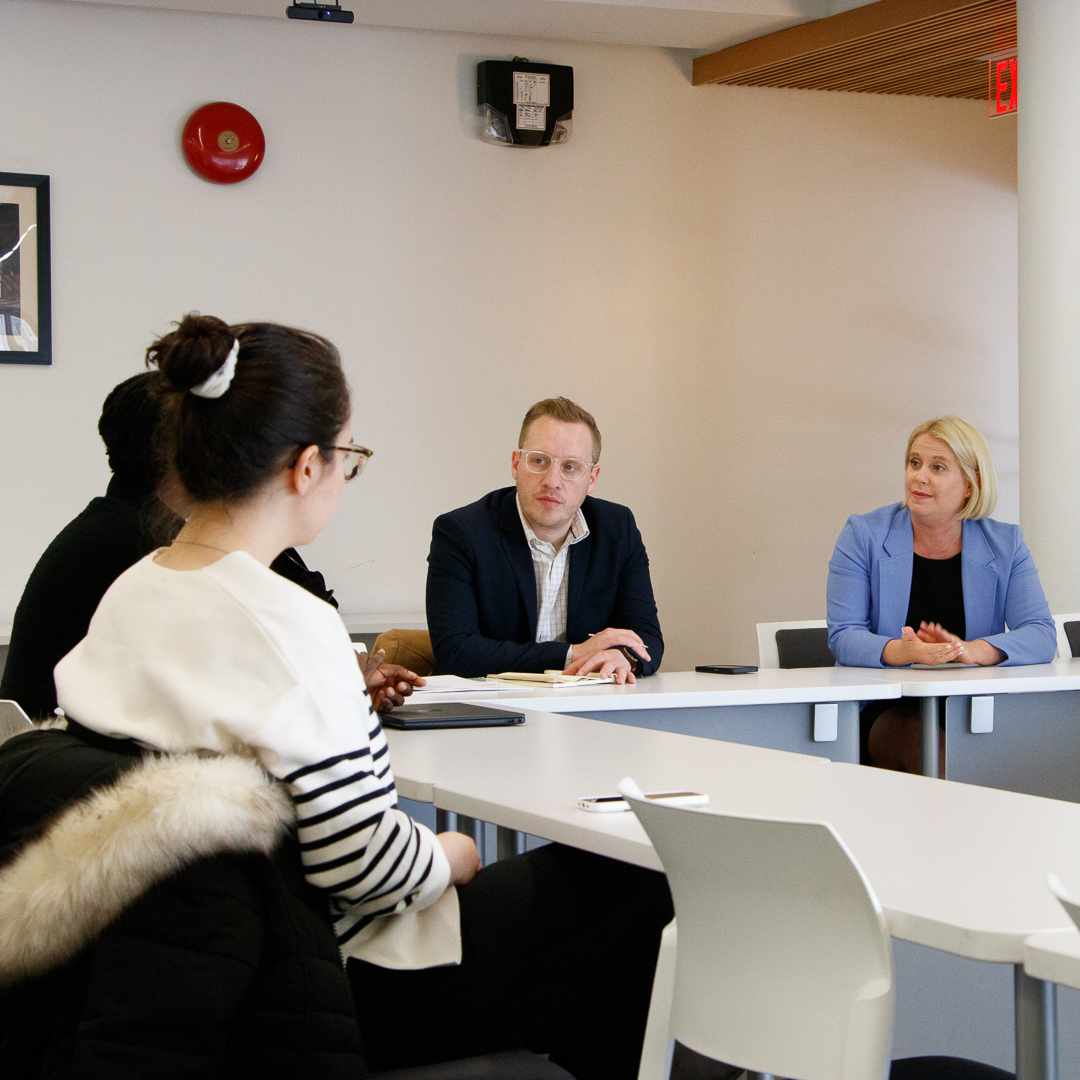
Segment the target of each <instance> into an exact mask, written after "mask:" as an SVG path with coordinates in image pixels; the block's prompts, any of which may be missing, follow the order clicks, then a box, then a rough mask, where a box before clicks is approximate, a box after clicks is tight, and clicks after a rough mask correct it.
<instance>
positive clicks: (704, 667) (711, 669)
mask: <svg viewBox="0 0 1080 1080" xmlns="http://www.w3.org/2000/svg"><path fill="white" fill-rule="evenodd" d="M694 670H695V671H704V672H707V673H708V674H709V675H749V674H750V673H751V672H752V671H757V664H699V665H698V666H697V667H696V668H694Z"/></svg>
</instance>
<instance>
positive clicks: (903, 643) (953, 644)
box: [881, 622, 1005, 667]
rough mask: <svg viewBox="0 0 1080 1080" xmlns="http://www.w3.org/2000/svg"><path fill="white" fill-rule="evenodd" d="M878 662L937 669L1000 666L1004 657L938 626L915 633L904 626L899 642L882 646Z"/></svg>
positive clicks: (922, 626)
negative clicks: (923, 665)
mask: <svg viewBox="0 0 1080 1080" xmlns="http://www.w3.org/2000/svg"><path fill="white" fill-rule="evenodd" d="M881 658H882V659H883V660H884V661H885V663H886V664H888V665H889V666H891V667H903V666H905V665H907V664H926V665H927V666H928V667H939V666H940V665H942V664H950V663H960V664H980V665H983V666H987V667H988V666H991V665H993V664H1000V663H1001V661H1002V660H1004V659H1005V654H1004V653H1003V652H1001V650H1000V649H997V648H995V647H994V646H993V645H991V644H990V642H988V641H984V640H982V639H981V638H980V639H978V640H977V641H964V640H963V639H962V638H959V637H957V636H956V634H953V633H950V632H949V631H948V630H946V629H945V627H944V626H942V625H941V624H940V623H927V622H921V623H919V629H918V630H913V629H912V628H911V627H910V626H905V627H904V629H903V630H902V631H901V633H900V637H899V638H894V639H893V640H892V641H890V642H889V643H888V645H886V646H885V648H884V650H883V651H882V654H881Z"/></svg>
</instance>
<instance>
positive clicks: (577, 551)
mask: <svg viewBox="0 0 1080 1080" xmlns="http://www.w3.org/2000/svg"><path fill="white" fill-rule="evenodd" d="M592 534H593V526H592V525H591V524H590V525H589V535H588V536H586V537H585V539H584V540H579V541H578V542H577V543H576V544H574V545H573V546H572V547H571V548H570V554H569V555H568V556H567V560H566V572H567V573H568V574H569V575H570V581H569V585H568V588H567V592H566V640H567V641H569V642H570V643H571V644H573V643H574V642H575V641H580V640H583V637H582V635H584V634H590V633H598V632H599V631H600V630H603V629H604V627H603V626H601V627H598V628H597V629H596V630H586V629H584V628H582V627H579V626H578V625H577V619H578V618H580V616H581V607H582V602H581V601H582V597H583V596H584V594H585V579H586V578H587V577H588V576H589V561H590V559H591V557H592V549H593V536H592Z"/></svg>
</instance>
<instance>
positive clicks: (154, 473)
mask: <svg viewBox="0 0 1080 1080" xmlns="http://www.w3.org/2000/svg"><path fill="white" fill-rule="evenodd" d="M160 381H161V376H160V375H159V374H158V373H157V372H156V371H144V372H142V373H141V374H139V375H132V377H131V378H130V379H125V380H124V381H123V382H122V383H120V385H119V386H115V387H113V389H112V390H110V391H109V396H108V397H107V398H106V399H105V404H104V406H103V407H102V410H101V419H100V420H99V421H98V434H100V435H101V439H102V441H103V442H104V443H105V452H106V453H107V454H108V456H109V468H110V469H112V471H113V472H114V473H115V474H116V475H117V476H121V477H124V478H126V479H128V480H133V481H135V482H136V483H138V484H140V485H142V486H143V487H145V488H147V490H149V491H153V490H154V488H156V487H157V486H158V484H160V483H161V481H162V479H163V478H164V476H165V471H166V467H165V459H164V456H163V455H162V453H161V451H160V449H159V447H158V444H157V437H156V436H157V429H158V422H159V420H160V419H161V405H160V403H159V401H158V398H157V396H156V395H155V393H154V389H155V387H156V386H157V385H158V384H159V383H160Z"/></svg>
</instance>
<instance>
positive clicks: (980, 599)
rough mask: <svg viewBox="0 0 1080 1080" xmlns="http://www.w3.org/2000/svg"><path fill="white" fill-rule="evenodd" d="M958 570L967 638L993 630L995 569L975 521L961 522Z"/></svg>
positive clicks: (989, 550) (984, 539)
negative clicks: (961, 542)
mask: <svg viewBox="0 0 1080 1080" xmlns="http://www.w3.org/2000/svg"><path fill="white" fill-rule="evenodd" d="M960 573H961V578H962V580H963V583H964V621H965V622H966V623H967V631H966V633H967V639H968V641H974V640H975V639H976V638H980V637H985V636H986V635H987V634H990V633H992V632H993V625H994V605H995V603H996V601H997V571H996V570H995V569H994V552H993V550H992V549H991V547H990V545H989V544H988V543H987V542H986V537H985V536H984V535H983V531H982V527H981V526H980V525H979V523H978V522H977V521H970V520H969V521H965V522H964V546H963V550H962V552H961V555H960Z"/></svg>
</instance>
